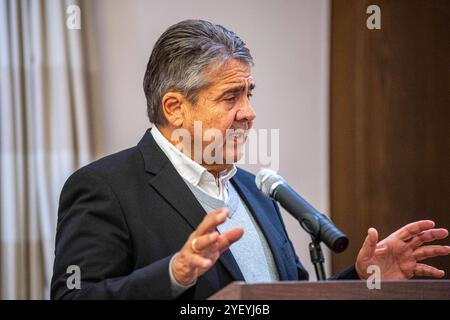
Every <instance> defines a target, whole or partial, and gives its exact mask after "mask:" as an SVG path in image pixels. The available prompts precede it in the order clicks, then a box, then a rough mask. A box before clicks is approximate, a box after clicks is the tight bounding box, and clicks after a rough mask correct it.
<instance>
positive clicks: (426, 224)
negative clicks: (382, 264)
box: [394, 220, 434, 241]
mask: <svg viewBox="0 0 450 320" xmlns="http://www.w3.org/2000/svg"><path fill="white" fill-rule="evenodd" d="M433 227H434V222H433V221H431V220H421V221H416V222H412V223H410V224H407V225H406V226H404V227H402V228H400V229H398V230H397V231H395V232H394V235H395V236H396V237H397V238H398V239H400V240H403V241H407V240H409V239H411V238H412V237H414V236H416V235H418V234H420V233H421V232H422V231H425V230H429V229H431V228H433Z"/></svg>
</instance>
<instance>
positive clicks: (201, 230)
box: [195, 208, 228, 237]
mask: <svg viewBox="0 0 450 320" xmlns="http://www.w3.org/2000/svg"><path fill="white" fill-rule="evenodd" d="M227 216H228V209H227V208H220V209H217V210H216V211H212V212H210V213H208V214H207V215H206V216H205V217H204V218H203V221H202V222H201V223H200V224H199V225H198V227H197V229H196V230H195V235H196V236H197V237H198V236H202V235H204V234H206V233H210V232H213V231H214V230H215V229H216V228H217V226H218V225H220V224H222V223H224V222H225V220H226V219H227Z"/></svg>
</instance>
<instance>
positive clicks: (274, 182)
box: [255, 169, 285, 197]
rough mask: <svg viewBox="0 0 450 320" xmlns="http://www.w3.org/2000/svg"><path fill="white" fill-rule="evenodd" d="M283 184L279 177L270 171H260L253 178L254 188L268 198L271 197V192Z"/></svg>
mask: <svg viewBox="0 0 450 320" xmlns="http://www.w3.org/2000/svg"><path fill="white" fill-rule="evenodd" d="M284 182H285V181H284V179H283V178H282V177H281V176H280V175H278V174H277V173H276V172H275V171H273V170H270V169H262V170H260V171H259V172H258V174H257V175H256V177H255V183H256V187H257V188H258V189H259V190H260V191H261V192H262V193H264V194H265V195H266V196H268V197H271V196H272V192H273V190H274V189H275V188H276V187H277V186H279V185H280V184H281V183H284Z"/></svg>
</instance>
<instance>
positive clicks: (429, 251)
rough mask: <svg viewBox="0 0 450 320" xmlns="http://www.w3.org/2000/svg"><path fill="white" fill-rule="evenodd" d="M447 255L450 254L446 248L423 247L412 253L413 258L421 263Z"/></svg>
mask: <svg viewBox="0 0 450 320" xmlns="http://www.w3.org/2000/svg"><path fill="white" fill-rule="evenodd" d="M448 254H450V247H448V246H424V247H420V248H418V249H416V250H415V251H414V258H415V259H416V260H417V261H422V260H425V259H429V258H433V257H438V256H446V255H448Z"/></svg>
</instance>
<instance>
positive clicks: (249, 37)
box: [87, 0, 330, 278]
mask: <svg viewBox="0 0 450 320" xmlns="http://www.w3.org/2000/svg"><path fill="white" fill-rule="evenodd" d="M90 5H92V9H93V10H92V11H91V12H90V13H89V14H90V19H91V22H92V24H91V25H88V27H87V28H89V29H90V30H89V34H90V35H91V36H92V37H91V39H90V41H91V47H90V51H91V56H92V58H93V60H92V62H91V63H92V66H91V69H92V77H91V81H92V82H91V83H90V87H91V88H93V92H92V93H93V101H94V103H93V109H92V110H91V111H92V114H93V117H94V125H93V133H94V138H95V144H94V151H95V155H96V157H97V158H98V157H100V156H103V155H106V154H109V153H112V152H115V151H118V150H121V149H124V148H127V147H129V146H132V145H135V144H136V143H137V141H138V140H139V139H140V137H141V136H142V135H143V133H144V131H145V130H146V128H147V127H148V126H149V123H148V121H147V118H146V111H145V108H146V103H145V98H144V94H143V90H142V78H143V74H144V71H145V67H146V64H147V60H148V57H149V55H150V52H151V49H152V46H153V44H154V42H155V41H156V39H157V38H158V36H159V35H160V34H161V33H162V32H163V31H164V30H165V29H166V28H167V27H168V26H170V25H171V24H173V23H176V22H178V21H180V20H183V19H186V18H201V19H207V20H211V21H213V22H216V23H220V24H222V25H224V26H225V27H227V28H229V29H231V30H233V31H235V32H236V33H237V34H238V35H239V36H240V37H241V38H242V39H243V40H244V41H245V42H246V43H247V45H248V47H249V48H250V50H251V52H252V55H253V57H254V59H255V63H256V66H255V68H254V77H255V80H256V83H257V89H256V90H255V94H254V98H253V105H254V107H255V110H256V112H257V120H256V122H255V127H256V128H267V129H270V128H278V129H280V146H279V149H280V171H279V172H280V174H281V175H283V176H284V177H285V178H286V179H287V180H288V182H289V183H290V184H291V185H292V186H293V187H294V188H295V189H297V190H298V191H299V193H300V194H302V195H304V196H305V198H306V199H308V200H309V201H310V202H311V203H312V204H314V205H315V206H316V208H318V209H319V210H322V211H324V212H327V211H328V203H329V201H328V192H329V191H328V189H329V182H328V79H329V78H328V60H329V58H328V49H329V45H328V42H329V39H328V38H329V32H328V28H329V2H328V1H327V0H323V1H317V0H304V1H299V0H289V1H287V0H285V1H275V0H273V1H261V0H250V1H242V0H229V1H206V0H205V1H201V0H196V1H193V0H190V1H176V2H175V1H168V2H167V1H143V0H142V1H141V0H130V1H123V0H96V1H95V2H92V4H90ZM247 167H248V168H249V169H250V170H251V171H253V172H257V170H258V168H257V167H254V166H252V167H249V166H247ZM284 217H285V222H286V224H287V229H288V233H289V235H290V237H291V239H292V241H293V242H294V245H295V247H296V250H297V253H298V254H299V256H300V258H301V260H302V261H303V263H304V264H305V265H306V267H307V268H308V270H309V272H310V274H311V275H312V278H315V276H314V269H313V268H312V266H311V264H310V262H309V260H310V259H309V252H308V249H307V245H308V242H309V238H308V237H307V235H306V234H305V232H304V231H303V230H302V229H301V228H300V226H299V224H298V223H297V222H296V221H295V220H294V219H292V218H291V217H290V216H288V215H287V214H286V213H284ZM327 261H328V263H329V262H330V259H327ZM327 269H328V270H329V265H328V266H327Z"/></svg>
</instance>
